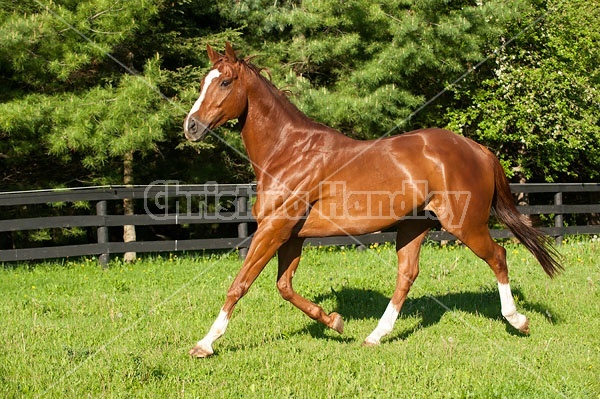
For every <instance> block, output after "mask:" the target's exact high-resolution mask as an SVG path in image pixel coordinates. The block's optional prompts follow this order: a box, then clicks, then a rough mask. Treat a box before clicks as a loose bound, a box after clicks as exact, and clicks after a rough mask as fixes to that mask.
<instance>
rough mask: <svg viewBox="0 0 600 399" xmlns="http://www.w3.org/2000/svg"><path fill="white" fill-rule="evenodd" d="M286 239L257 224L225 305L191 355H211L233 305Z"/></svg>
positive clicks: (272, 227)
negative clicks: (246, 254)
mask: <svg viewBox="0 0 600 399" xmlns="http://www.w3.org/2000/svg"><path fill="white" fill-rule="evenodd" d="M286 239H287V238H286V237H285V234H284V235H283V236H282V230H281V226H276V225H274V224H273V223H268V222H267V223H263V224H261V225H259V227H258V229H257V231H256V233H255V234H254V237H253V239H252V243H251V244H250V248H249V249H248V256H247V257H246V259H245V261H244V263H243V265H242V268H241V269H240V271H239V272H238V274H237V276H236V278H235V280H234V281H233V283H232V284H231V287H230V288H229V290H228V291H227V299H226V300H225V304H224V305H223V307H222V308H221V311H220V312H219V315H218V316H217V319H216V320H215V321H214V323H213V325H212V326H211V328H210V330H209V332H208V334H206V336H205V337H204V338H202V339H201V340H200V341H198V343H197V344H196V346H194V347H193V348H192V349H191V350H190V352H189V354H190V355H191V356H194V357H208V356H210V355H212V354H213V352H214V351H213V347H212V346H213V343H214V342H215V341H216V340H217V339H219V338H220V337H221V336H223V334H225V330H226V329H227V325H228V324H229V319H230V318H231V314H232V312H233V308H234V307H235V305H236V303H237V302H238V301H239V300H240V299H241V298H242V297H243V296H244V295H245V294H246V292H248V289H249V288H250V286H251V285H252V283H253V282H254V280H256V278H257V277H258V275H259V274H260V273H261V272H262V270H263V269H264V267H265V266H266V264H267V263H268V262H269V260H270V259H271V258H272V257H273V255H274V254H275V252H276V251H277V249H278V248H279V246H280V245H281V244H282V242H284V241H285V240H286Z"/></svg>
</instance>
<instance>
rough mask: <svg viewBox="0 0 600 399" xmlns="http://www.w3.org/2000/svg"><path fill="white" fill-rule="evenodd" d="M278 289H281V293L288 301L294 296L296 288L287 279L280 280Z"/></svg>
mask: <svg viewBox="0 0 600 399" xmlns="http://www.w3.org/2000/svg"><path fill="white" fill-rule="evenodd" d="M277 289H278V290H279V295H281V297H282V298H283V299H285V300H286V301H289V300H290V299H292V297H293V296H294V290H293V289H292V287H291V284H288V282H287V281H278V282H277Z"/></svg>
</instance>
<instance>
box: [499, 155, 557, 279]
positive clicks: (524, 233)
mask: <svg viewBox="0 0 600 399" xmlns="http://www.w3.org/2000/svg"><path fill="white" fill-rule="evenodd" d="M494 184H495V192H494V198H493V200H492V209H493V210H494V212H495V213H496V216H497V217H498V218H499V219H500V221H501V222H502V223H504V224H505V225H506V227H508V228H509V229H510V231H511V232H512V233H513V234H514V236H515V237H517V239H518V240H519V241H520V242H521V244H523V245H524V246H525V248H527V249H528V250H529V252H531V253H532V254H533V256H535V258H536V259H537V260H538V262H539V263H540V264H541V265H542V268H543V269H544V271H545V272H546V274H548V276H550V277H554V276H555V275H556V274H557V273H558V272H559V271H561V270H564V268H563V266H562V265H561V264H560V261H559V258H560V256H559V254H558V252H557V251H556V249H555V248H554V246H553V245H552V239H551V238H550V237H548V236H545V235H544V234H543V233H542V232H541V231H539V230H537V229H535V228H533V227H531V226H530V224H529V223H528V221H525V220H524V217H523V215H521V213H519V211H518V210H517V207H516V205H515V201H514V199H513V196H512V193H511V191H510V186H509V185H508V181H507V178H506V174H505V173H504V169H503V168H502V165H500V162H499V161H498V160H497V159H494Z"/></svg>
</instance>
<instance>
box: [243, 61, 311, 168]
mask: <svg viewBox="0 0 600 399" xmlns="http://www.w3.org/2000/svg"><path fill="white" fill-rule="evenodd" d="M246 75H247V76H246V82H247V84H246V92H247V93H248V108H247V111H246V115H245V116H244V118H243V122H242V124H243V126H242V139H243V141H244V145H245V147H246V151H247V152H248V157H249V158H250V161H251V162H252V166H253V167H254V171H255V173H256V176H257V178H258V179H259V180H260V178H261V176H262V174H263V173H264V172H268V170H267V168H268V167H269V165H270V164H272V162H271V160H272V159H273V157H276V156H280V155H281V151H285V150H286V149H289V148H290V145H291V144H292V142H293V141H296V140H298V136H297V135H294V134H290V132H291V130H290V128H293V131H296V132H297V131H298V129H296V128H300V130H303V129H302V127H303V126H304V127H308V126H309V125H310V124H313V123H314V122H313V121H311V120H310V119H309V118H308V117H307V116H306V115H304V114H303V113H302V112H300V110H298V108H296V106H295V105H294V104H292V103H291V102H290V101H289V100H288V99H287V98H285V97H283V96H282V95H281V94H280V93H279V92H278V91H277V89H276V88H275V87H274V86H272V85H271V84H270V83H267V82H265V81H264V80H263V79H262V78H260V77H258V76H256V74H255V73H253V72H250V71H247V72H246Z"/></svg>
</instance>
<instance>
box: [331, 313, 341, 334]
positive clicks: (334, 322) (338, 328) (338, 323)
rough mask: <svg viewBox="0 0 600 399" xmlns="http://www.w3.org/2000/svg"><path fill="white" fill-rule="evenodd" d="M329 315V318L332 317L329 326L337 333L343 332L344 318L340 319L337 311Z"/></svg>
mask: <svg viewBox="0 0 600 399" xmlns="http://www.w3.org/2000/svg"><path fill="white" fill-rule="evenodd" d="M329 316H331V318H332V319H333V320H332V322H331V326H330V327H331V328H332V329H333V330H335V331H337V332H338V333H340V334H343V333H344V319H342V316H340V315H339V313H336V312H333V313H331V314H330V315H329Z"/></svg>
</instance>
